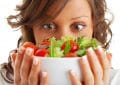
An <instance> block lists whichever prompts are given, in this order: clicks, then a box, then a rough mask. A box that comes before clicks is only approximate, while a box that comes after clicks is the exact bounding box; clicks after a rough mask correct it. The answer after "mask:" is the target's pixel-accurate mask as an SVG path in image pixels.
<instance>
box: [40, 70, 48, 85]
mask: <svg viewBox="0 0 120 85" xmlns="http://www.w3.org/2000/svg"><path fill="white" fill-rule="evenodd" d="M40 85H48V74H47V72H42V76H41V79H40Z"/></svg>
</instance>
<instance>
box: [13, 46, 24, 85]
mask: <svg viewBox="0 0 120 85" xmlns="http://www.w3.org/2000/svg"><path fill="white" fill-rule="evenodd" d="M24 52H25V48H24V47H20V48H19V49H18V53H17V54H16V60H15V67H14V81H15V84H16V85H17V84H19V83H20V80H21V78H20V67H21V63H22V59H23V54H24Z"/></svg>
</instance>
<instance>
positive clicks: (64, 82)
mask: <svg viewBox="0 0 120 85" xmlns="http://www.w3.org/2000/svg"><path fill="white" fill-rule="evenodd" d="M38 59H40V60H41V62H42V63H41V69H42V71H45V72H47V73H48V75H49V83H50V85H71V81H70V78H69V75H68V71H69V70H71V69H72V70H73V71H74V72H75V73H76V74H77V75H78V78H79V79H80V80H82V77H81V71H80V66H79V59H80V58H79V57H76V58H48V57H47V58H45V57H44V58H43V57H39V58H38Z"/></svg>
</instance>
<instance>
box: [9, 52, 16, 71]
mask: <svg viewBox="0 0 120 85" xmlns="http://www.w3.org/2000/svg"><path fill="white" fill-rule="evenodd" d="M16 56H17V53H15V52H12V53H11V54H10V57H11V61H12V67H13V69H14V66H15V60H16Z"/></svg>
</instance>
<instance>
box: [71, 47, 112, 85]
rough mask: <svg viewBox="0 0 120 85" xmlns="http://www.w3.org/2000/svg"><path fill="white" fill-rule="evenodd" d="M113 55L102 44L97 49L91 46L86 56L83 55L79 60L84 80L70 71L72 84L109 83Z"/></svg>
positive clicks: (100, 84)
mask: <svg viewBox="0 0 120 85" xmlns="http://www.w3.org/2000/svg"><path fill="white" fill-rule="evenodd" d="M111 57H112V56H111V55H110V54H108V53H105V52H104V51H103V49H102V48H101V47H100V46H99V47H98V48H97V49H96V50H95V51H94V50H93V49H92V48H89V49H88V50H87V54H86V56H83V57H81V59H80V62H79V63H80V68H81V72H82V76H83V81H80V80H79V79H78V78H77V77H76V76H77V75H76V74H75V73H74V72H73V71H70V72H69V75H70V79H71V82H72V85H109V78H110V62H111Z"/></svg>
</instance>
